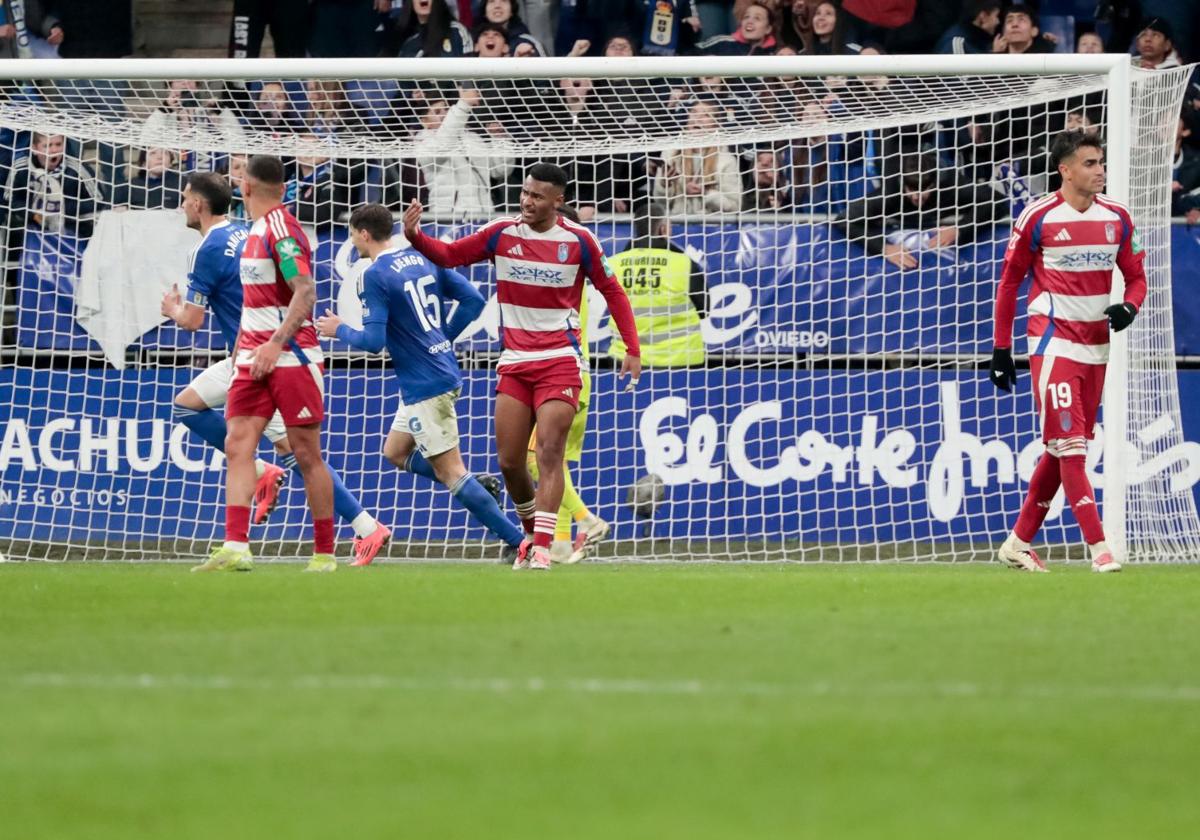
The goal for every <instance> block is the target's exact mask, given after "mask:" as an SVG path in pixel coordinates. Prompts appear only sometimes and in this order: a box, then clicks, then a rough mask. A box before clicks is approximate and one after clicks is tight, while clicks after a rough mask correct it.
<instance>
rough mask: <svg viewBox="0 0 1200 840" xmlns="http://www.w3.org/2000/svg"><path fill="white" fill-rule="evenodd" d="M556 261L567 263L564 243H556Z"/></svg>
mask: <svg viewBox="0 0 1200 840" xmlns="http://www.w3.org/2000/svg"><path fill="white" fill-rule="evenodd" d="M558 261H559V262H566V261H567V243H565V242H560V243H558Z"/></svg>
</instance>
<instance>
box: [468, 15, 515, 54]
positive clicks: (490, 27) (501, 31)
mask: <svg viewBox="0 0 1200 840" xmlns="http://www.w3.org/2000/svg"><path fill="white" fill-rule="evenodd" d="M485 5H486V4H485ZM485 32H495V33H497V34H498V35H499V36H500V37H501V38H503V39H504V43H506V44H507V43H508V41H509V38H508V30H506V29H505V28H504V27H503V26H501V25H500V24H498V23H489V22H487V21H484V22H483V23H482V24H479V25H478V26H476V27H475V34H474V35H472V36H471V37H472V38H473V39H474V40H476V41H478V40H479V39H480V38H482V37H483V35H484V33H485ZM475 49H476V51H478V50H479V48H478V47H476V48H475Z"/></svg>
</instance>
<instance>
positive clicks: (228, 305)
mask: <svg viewBox="0 0 1200 840" xmlns="http://www.w3.org/2000/svg"><path fill="white" fill-rule="evenodd" d="M247 233H248V230H247V228H246V226H245V225H242V224H239V223H237V222H229V221H225V222H218V223H217V224H215V225H213V226H212V227H211V228H209V229H208V233H206V234H205V235H204V239H202V240H201V241H200V244H199V245H197V246H196V249H195V250H194V251H192V256H191V259H190V260H189V264H188V288H187V295H186V296H185V297H184V300H185V301H186V302H187V303H192V304H195V305H196V306H207V307H209V308H210V309H212V313H213V318H214V319H215V320H216V322H217V329H218V330H220V332H221V335H222V337H224V339H225V343H226V344H228V345H229V347H230V349H231V350H232V349H233V343H234V342H235V341H236V340H237V334H238V327H239V326H240V325H241V322H242V275H241V261H242V246H243V245H245V244H246V236H247Z"/></svg>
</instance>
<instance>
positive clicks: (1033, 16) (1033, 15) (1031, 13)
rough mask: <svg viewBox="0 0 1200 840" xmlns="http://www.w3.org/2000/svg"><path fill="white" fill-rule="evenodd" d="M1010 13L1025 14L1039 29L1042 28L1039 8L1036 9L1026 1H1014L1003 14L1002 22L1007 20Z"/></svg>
mask: <svg viewBox="0 0 1200 840" xmlns="http://www.w3.org/2000/svg"><path fill="white" fill-rule="evenodd" d="M1009 15H1025V17H1027V18H1029V22H1030V23H1032V24H1033V25H1034V26H1036V27H1038V29H1041V24H1039V23H1038V12H1037V9H1035V8H1034V7H1033V6H1029V5H1026V4H1025V3H1013V4H1012V5H1011V6H1009V7H1008V8H1007V9H1005V10H1004V14H1003V15H1002V16H1001V18H1000V22H1001V23H1004V22H1005V21H1007V20H1008V16H1009Z"/></svg>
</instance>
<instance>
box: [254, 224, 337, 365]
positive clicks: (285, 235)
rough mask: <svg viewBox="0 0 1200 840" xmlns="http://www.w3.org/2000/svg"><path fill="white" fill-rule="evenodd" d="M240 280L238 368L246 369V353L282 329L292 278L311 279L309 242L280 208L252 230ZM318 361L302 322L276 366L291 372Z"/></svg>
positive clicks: (307, 323)
mask: <svg viewBox="0 0 1200 840" xmlns="http://www.w3.org/2000/svg"><path fill="white" fill-rule="evenodd" d="M241 274H242V333H241V340H240V341H239V343H238V361H237V363H238V364H239V365H248V364H250V362H251V359H250V351H251V350H253V349H254V348H255V347H258V346H260V345H262V344H266V343H267V342H268V341H270V339H271V336H272V335H274V333H275V330H276V329H278V328H279V325H280V324H282V323H283V319H284V315H285V314H286V312H287V308H288V304H290V303H291V302H292V285H291V281H292V278H293V277H297V276H300V275H307V276H309V277H312V276H313V273H312V248H311V247H310V246H309V244H308V236H307V235H305V233H304V230H303V229H302V228H301V227H300V223H299V222H297V221H296V218H295V216H293V215H292V214H291V213H290V212H288V209H287V208H286V207H284V206H283V205H282V204H281V205H279V206H278V207H276V208H275V209H273V210H271V212H269V213H267V214H265V215H264V216H262V217H261V218H260V219H259V220H258V221H256V222H255V223H254V226H253V227H251V228H250V235H249V236H248V237H247V238H246V246H245V248H244V249H243V250H242V263H241ZM310 316H311V313H310ZM322 361H324V357H323V355H322V353H321V345H320V344H319V343H318V342H317V331H316V329H315V328H314V327H313V322H312V318H311V317H309V318H305V319H304V323H303V324H301V326H300V329H298V330H296V334H295V335H294V336H292V340H291V341H289V342H288V343H287V346H285V347H284V349H283V352H282V353H280V354H279V361H278V362H277V365H278V366H280V367H295V366H297V365H302V364H321V362H322Z"/></svg>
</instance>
